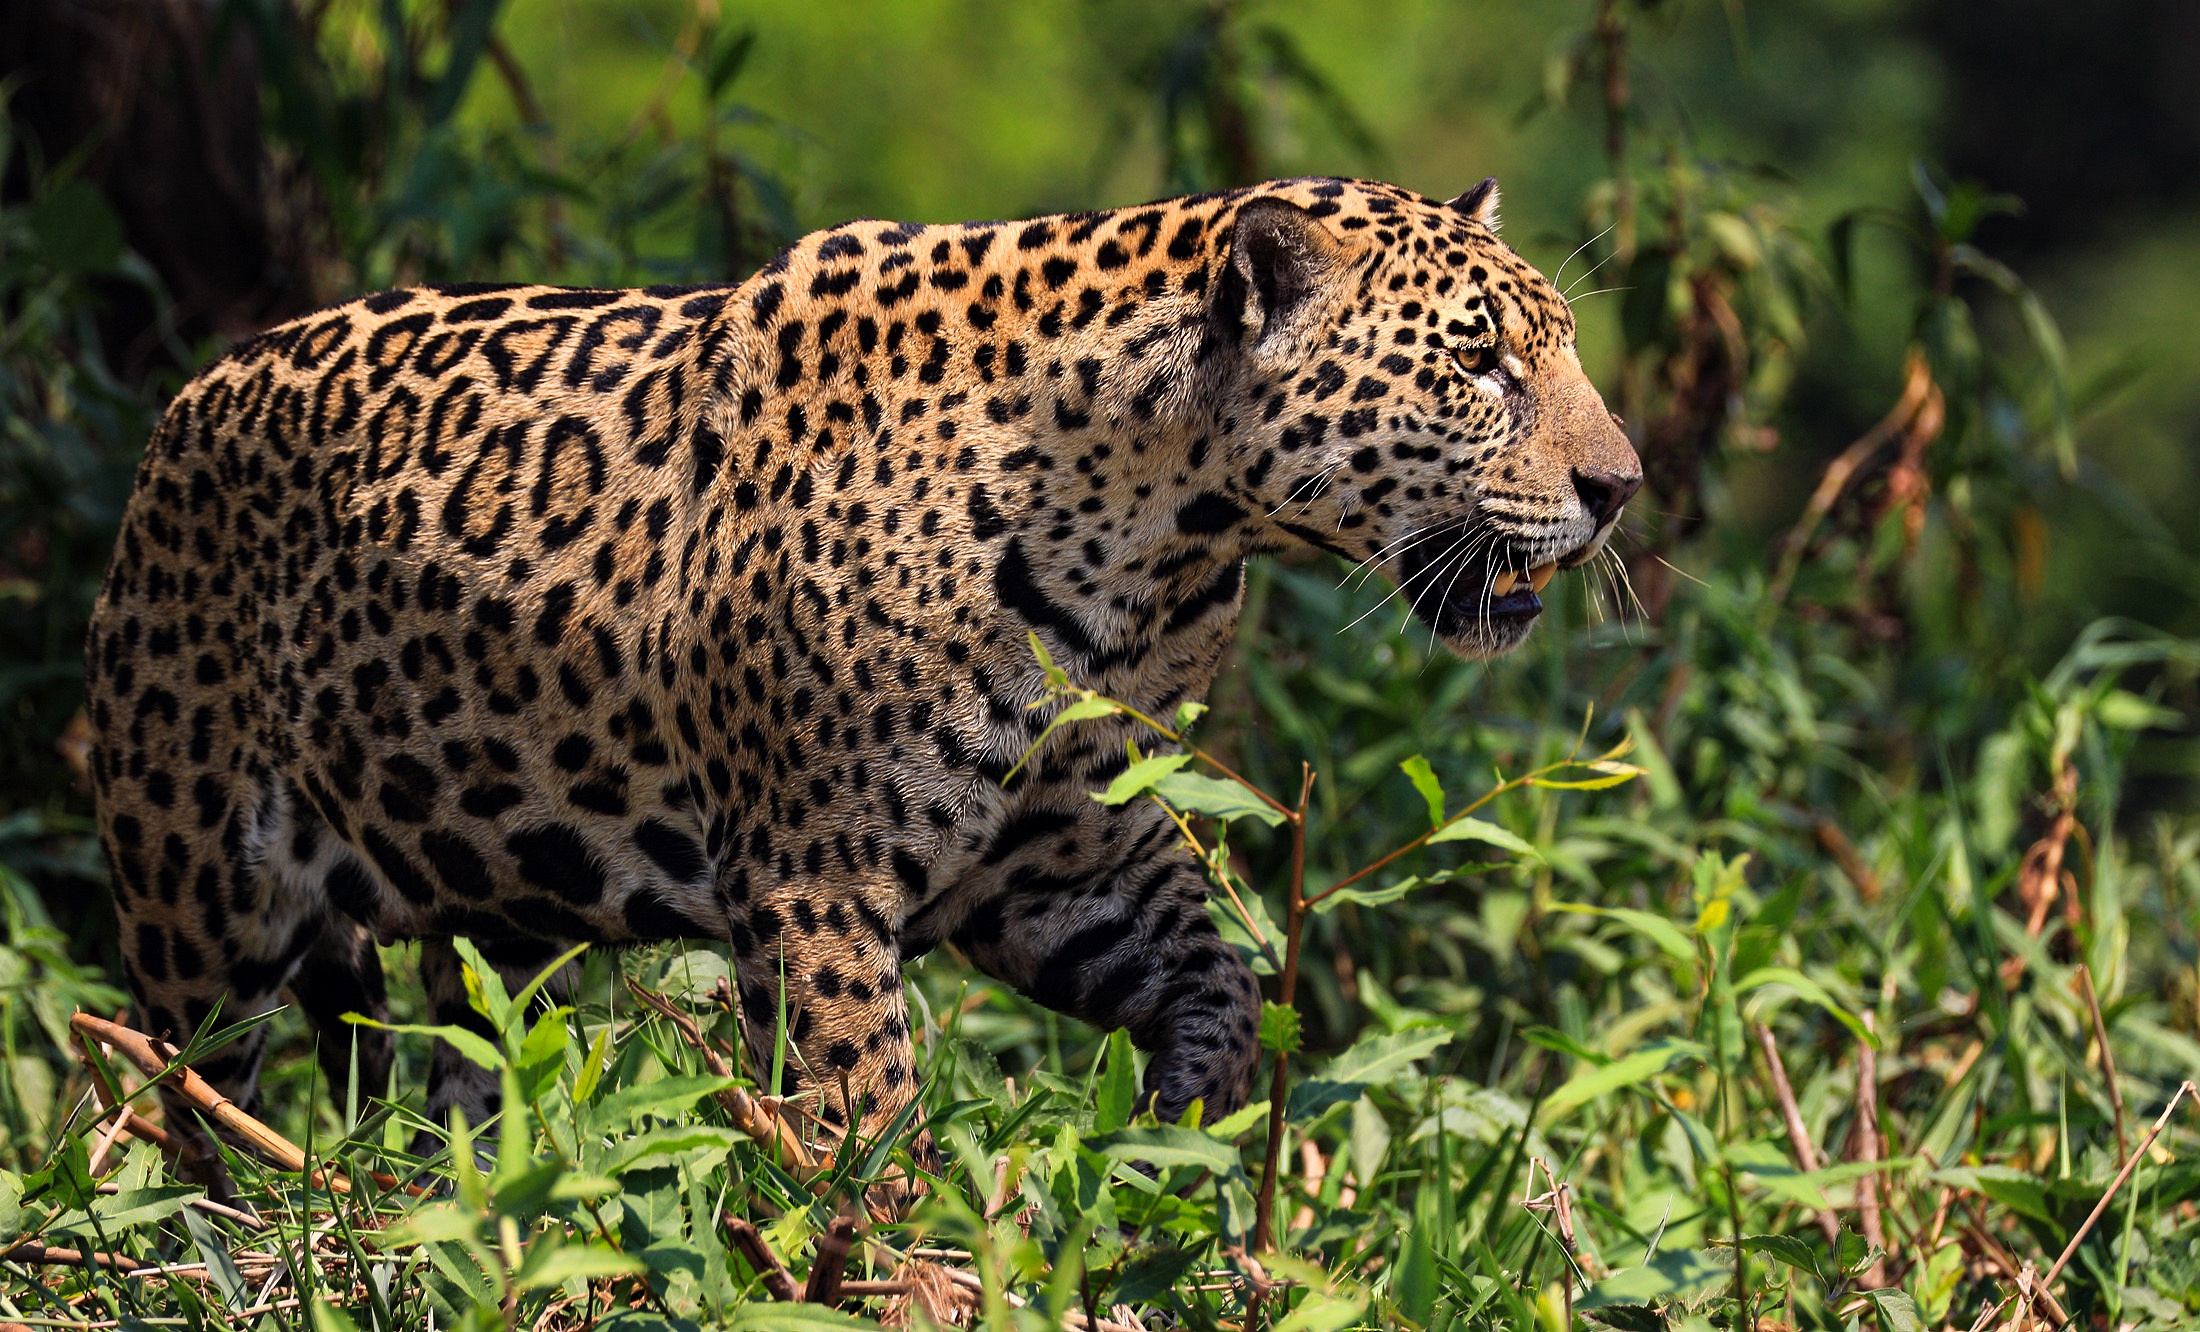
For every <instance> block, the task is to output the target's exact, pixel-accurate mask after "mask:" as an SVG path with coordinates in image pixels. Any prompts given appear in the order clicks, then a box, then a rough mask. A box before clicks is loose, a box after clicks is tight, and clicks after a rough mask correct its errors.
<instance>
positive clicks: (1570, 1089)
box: [1543, 1040, 1710, 1122]
mask: <svg viewBox="0 0 2200 1332" xmlns="http://www.w3.org/2000/svg"><path fill="white" fill-rule="evenodd" d="M1709 1053H1710V1052H1709V1051H1708V1050H1706V1049H1704V1047H1703V1046H1701V1045H1698V1044H1696V1043H1695V1042H1694V1041H1682V1040H1663V1041H1657V1042H1654V1043H1653V1044H1650V1045H1647V1046H1645V1047H1643V1048H1642V1049H1640V1050H1636V1051H1634V1052H1633V1053H1631V1054H1626V1055H1622V1056H1620V1057H1619V1058H1617V1059H1614V1060H1613V1061H1612V1062H1611V1063H1609V1064H1605V1065H1603V1066H1601V1067H1598V1068H1585V1069H1583V1070H1581V1071H1580V1072H1579V1073H1576V1074H1574V1075H1573V1076H1572V1077H1570V1078H1568V1079H1566V1081H1565V1082H1564V1083H1562V1084H1560V1086H1559V1089H1558V1090H1557V1091H1555V1092H1552V1093H1551V1094H1550V1095H1549V1096H1548V1097H1546V1098H1544V1101H1543V1113H1544V1115H1545V1116H1546V1121H1545V1122H1550V1121H1553V1120H1557V1119H1561V1118H1564V1117H1565V1116H1566V1115H1567V1114H1568V1113H1570V1112H1571V1111H1573V1110H1575V1109H1576V1108H1578V1107H1580V1106H1583V1105H1586V1104H1588V1103H1589V1102H1591V1101H1593V1100H1595V1099H1597V1098H1598V1097H1599V1096H1606V1095H1609V1094H1611V1093H1612V1092H1615V1091H1621V1090H1623V1089H1625V1088H1628V1087H1635V1086H1640V1085H1641V1084H1642V1083H1645V1082H1648V1081H1649V1080H1650V1079H1652V1078H1654V1077H1656V1076H1658V1075H1659V1074H1660V1073H1663V1072H1665V1071H1666V1070H1667V1069H1669V1068H1671V1067H1672V1066H1673V1065H1675V1064H1677V1063H1679V1062H1680V1061H1681V1060H1683V1059H1703V1058H1705V1057H1707V1056H1708V1055H1709Z"/></svg>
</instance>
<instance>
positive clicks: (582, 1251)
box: [512, 1240, 649, 1289]
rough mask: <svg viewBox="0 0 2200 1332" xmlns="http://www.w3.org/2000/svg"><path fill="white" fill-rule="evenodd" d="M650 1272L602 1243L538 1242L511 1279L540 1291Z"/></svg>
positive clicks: (635, 1261) (638, 1260)
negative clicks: (576, 1281) (578, 1281)
mask: <svg viewBox="0 0 2200 1332" xmlns="http://www.w3.org/2000/svg"><path fill="white" fill-rule="evenodd" d="M648 1270H649V1269H648V1268H647V1267H646V1266H644V1265H643V1263H642V1261H641V1260H640V1259H639V1258H630V1257H628V1256H627V1255H626V1254H623V1253H620V1252H619V1251H617V1250H616V1249H612V1248H609V1247H606V1246H604V1245H601V1244H560V1245H558V1246H556V1247H554V1248H553V1247H551V1246H549V1245H547V1244H544V1243H542V1242H541V1241H540V1240H538V1241H536V1242H535V1245H534V1246H533V1247H532V1248H530V1249H529V1250H528V1253H527V1259H526V1261H525V1262H523V1263H521V1264H520V1268H519V1271H518V1272H516V1273H514V1274H513V1277H512V1279H513V1281H514V1282H515V1283H517V1284H518V1285H520V1286H521V1287H523V1288H533V1289H541V1288H543V1287H546V1286H562V1285H564V1284H565V1283H566V1282H567V1281H570V1280H572V1279H573V1278H575V1277H579V1278H581V1279H582V1280H592V1279H594V1278H596V1277H614V1276H639V1275H641V1274H642V1273H644V1272H646V1271H648Z"/></svg>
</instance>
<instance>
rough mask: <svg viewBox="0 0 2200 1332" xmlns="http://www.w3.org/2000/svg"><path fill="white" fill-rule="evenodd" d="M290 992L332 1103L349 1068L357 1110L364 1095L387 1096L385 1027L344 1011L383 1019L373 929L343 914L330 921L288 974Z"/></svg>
mask: <svg viewBox="0 0 2200 1332" xmlns="http://www.w3.org/2000/svg"><path fill="white" fill-rule="evenodd" d="M290 994H291V997H292V998H293V999H295V1000H296V1001H297V1003H298V1007H299V1009H300V1010H302V1011H303V1012H304V1013H305V1015H306V1017H307V1018H309V1019H310V1020H311V1021H312V1023H313V1029H314V1032H315V1034H316V1035H317V1036H318V1037H319V1040H320V1059H321V1072H322V1073H323V1075H324V1076H326V1077H327V1079H328V1091H329V1096H330V1098H331V1099H332V1100H333V1101H334V1102H335V1103H336V1107H337V1109H338V1110H342V1109H343V1108H344V1103H345V1099H346V1097H347V1096H348V1095H349V1091H350V1088H351V1086H352V1080H353V1077H354V1073H355V1071H356V1076H357V1081H358V1090H359V1106H360V1108H361V1110H362V1111H363V1110H364V1109H365V1107H366V1103H367V1101H368V1099H369V1098H371V1097H376V1096H388V1095H389V1094H390V1092H391V1090H392V1089H391V1087H390V1072H391V1068H392V1065H393V1062H394V1059H395V1042H394V1041H393V1040H392V1038H391V1036H390V1033H389V1032H387V1031H384V1030H381V1029H380V1028H378V1027H373V1026H366V1025H361V1024H356V1023H352V1022H347V1021H345V1015H346V1014H349V1013H357V1014H359V1015H360V1016H361V1017H365V1018H369V1019H372V1020H373V1021H375V1022H386V1021H388V1020H389V1015H390V1014H389V995H388V993H387V991H386V989H385V987H384V983H383V978H382V957H381V954H380V953H378V952H376V951H375V946H374V935H373V933H372V932H371V931H369V930H368V929H367V928H366V927H365V926H363V925H361V924H360V923H359V922H357V921H355V920H351V919H348V918H345V917H338V918H337V919H335V920H332V921H330V922H329V923H328V924H327V926H326V927H325V928H323V929H322V931H321V935H320V937H319V938H318V939H316V940H314V943H313V946H312V947H311V948H310V949H308V950H307V952H306V957H305V961H304V963H303V965H301V966H300V967H299V968H298V970H297V972H296V973H295V974H294V975H292V976H291V978H290Z"/></svg>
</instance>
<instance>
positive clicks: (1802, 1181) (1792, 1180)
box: [1729, 1152, 1916, 1211]
mask: <svg viewBox="0 0 2200 1332" xmlns="http://www.w3.org/2000/svg"><path fill="white" fill-rule="evenodd" d="M1729 1155H1730V1156H1731V1155H1733V1153H1732V1152H1729ZM1914 1164H1916V1159H1915V1158H1914V1157H1908V1156H1896V1157H1890V1158H1889V1159H1887V1160H1884V1161H1843V1162H1840V1163H1839V1164H1836V1165H1830V1166H1820V1167H1819V1168H1818V1169H1816V1170H1794V1169H1790V1168H1787V1167H1786V1166H1785V1164H1784V1163H1782V1164H1781V1165H1777V1166H1775V1165H1771V1164H1758V1163H1754V1162H1737V1163H1736V1165H1737V1168H1739V1169H1742V1170H1745V1171H1747V1172H1748V1173H1749V1176H1750V1178H1752V1179H1754V1180H1756V1181H1757V1184H1758V1186H1759V1187H1760V1188H1762V1189H1764V1190H1765V1192H1767V1193H1770V1194H1773V1195H1774V1196H1776V1197H1779V1198H1784V1199H1786V1200H1787V1201H1789V1202H1792V1203H1798V1204H1800V1205H1802V1206H1804V1207H1810V1208H1815V1209H1818V1210H1820V1211H1823V1210H1825V1209H1826V1208H1827V1207H1828V1206H1830V1205H1831V1204H1830V1203H1829V1202H1828V1201H1827V1199H1826V1194H1825V1190H1826V1188H1827V1187H1828V1186H1829V1185H1834V1184H1847V1183H1849V1182H1850V1181H1852V1180H1857V1179H1862V1178H1863V1177H1864V1176H1866V1175H1872V1174H1879V1173H1883V1172H1886V1171H1891V1170H1907V1169H1909V1168H1910V1167H1911V1166H1912V1165H1914Z"/></svg>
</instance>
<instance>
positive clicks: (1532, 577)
mask: <svg viewBox="0 0 2200 1332" xmlns="http://www.w3.org/2000/svg"><path fill="white" fill-rule="evenodd" d="M1557 572H1558V562H1557V561H1556V560H1553V561H1552V562H1551V563H1549V564H1539V565H1537V566H1536V567H1535V568H1533V569H1530V570H1528V586H1529V587H1531V588H1534V589H1535V590H1536V591H1538V592H1541V591H1542V590H1543V589H1544V588H1546V587H1548V586H1550V582H1551V575H1552V574H1555V573H1557Z"/></svg>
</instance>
